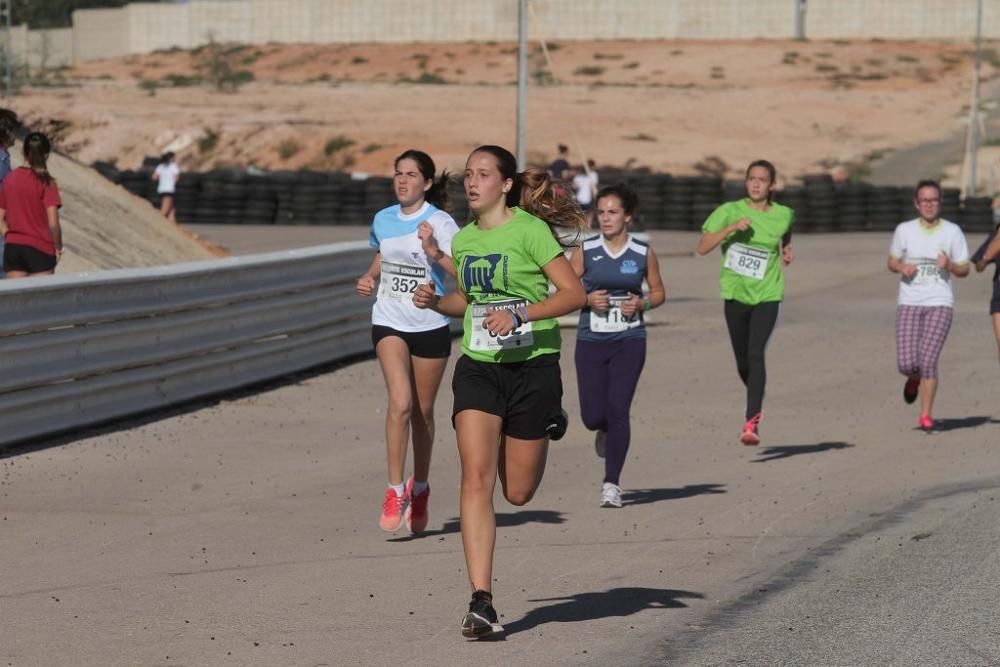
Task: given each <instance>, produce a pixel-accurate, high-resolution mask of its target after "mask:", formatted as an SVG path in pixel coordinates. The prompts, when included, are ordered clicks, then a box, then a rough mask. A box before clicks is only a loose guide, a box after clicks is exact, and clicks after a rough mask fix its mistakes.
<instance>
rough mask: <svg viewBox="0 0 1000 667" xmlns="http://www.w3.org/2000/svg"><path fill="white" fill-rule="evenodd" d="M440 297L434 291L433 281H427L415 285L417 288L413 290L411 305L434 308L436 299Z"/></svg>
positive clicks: (438, 299)
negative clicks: (424, 283)
mask: <svg viewBox="0 0 1000 667" xmlns="http://www.w3.org/2000/svg"><path fill="white" fill-rule="evenodd" d="M440 300H441V297H439V296H438V295H437V292H436V291H434V281H433V280H429V281H427V284H426V285H417V289H416V290H414V292H413V305H414V306H416V307H417V308H432V309H433V308H434V307H436V306H437V304H438V301H440Z"/></svg>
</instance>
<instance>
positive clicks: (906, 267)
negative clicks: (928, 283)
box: [899, 262, 917, 278]
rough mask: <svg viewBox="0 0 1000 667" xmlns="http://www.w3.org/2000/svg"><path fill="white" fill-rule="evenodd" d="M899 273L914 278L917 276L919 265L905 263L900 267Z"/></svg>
mask: <svg viewBox="0 0 1000 667" xmlns="http://www.w3.org/2000/svg"><path fill="white" fill-rule="evenodd" d="M899 272H900V273H902V274H903V275H904V276H905V277H907V278H912V277H913V276H915V275H917V265H916V264H907V263H905V262H904V263H903V264H900V265H899Z"/></svg>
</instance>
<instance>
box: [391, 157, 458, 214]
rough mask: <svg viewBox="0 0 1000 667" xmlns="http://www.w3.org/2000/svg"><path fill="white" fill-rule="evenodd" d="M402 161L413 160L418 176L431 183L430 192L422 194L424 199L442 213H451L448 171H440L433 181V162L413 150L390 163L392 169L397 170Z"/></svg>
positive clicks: (435, 169)
mask: <svg viewBox="0 0 1000 667" xmlns="http://www.w3.org/2000/svg"><path fill="white" fill-rule="evenodd" d="M403 160H413V161H414V162H416V163H417V169H419V170H420V175H421V176H423V177H424V181H425V182H426V181H431V182H432V184H431V188H430V190H428V191H427V192H425V193H424V199H426V200H427V201H429V202H430V203H431V204H432V205H434V206H436V207H438V208H439V209H441V210H442V211H447V212H448V213H451V202H450V201H449V200H448V170H445V171H442V172H441V176H439V177H438V178H437V179H436V180H435V178H434V174H435V172H436V171H437V168H436V167H435V166H434V160H432V159H431V156H430V155H428V154H427V153H425V152H423V151H418V150H417V149H415V148H411V149H409V150H406V151H403V152H402V153H401V154H400V155H399V157H397V158H396V160H395V161H394V162H393V163H392V166H393V168H398V167H399V163H400V162H401V161H403Z"/></svg>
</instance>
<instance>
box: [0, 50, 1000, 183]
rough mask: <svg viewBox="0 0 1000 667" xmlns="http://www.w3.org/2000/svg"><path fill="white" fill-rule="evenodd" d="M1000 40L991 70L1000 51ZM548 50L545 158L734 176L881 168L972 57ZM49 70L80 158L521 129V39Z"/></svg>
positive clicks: (51, 94)
mask: <svg viewBox="0 0 1000 667" xmlns="http://www.w3.org/2000/svg"><path fill="white" fill-rule="evenodd" d="M988 46H989V48H988V49H987V58H986V59H985V60H986V64H985V65H984V67H983V73H984V75H985V77H986V78H990V77H992V76H994V75H995V73H996V72H997V71H998V67H1000V58H998V56H997V52H998V50H1000V49H998V48H997V46H996V45H988ZM549 48H550V55H551V59H552V66H551V67H549V66H548V64H547V63H546V60H545V57H544V54H543V53H542V51H541V50H540V49H539V48H538V47H537V46H536V47H535V48H534V51H533V53H532V56H531V60H530V65H529V76H530V77H531V83H532V86H531V88H530V89H529V101H528V114H529V120H528V128H527V135H528V146H529V159H530V160H531V161H533V162H536V163H546V162H548V161H549V160H550V159H551V158H552V157H553V155H552V154H553V152H554V149H555V144H556V143H558V142H564V143H568V144H570V145H571V147H572V149H573V156H572V157H573V159H574V161H580V160H582V159H583V158H584V157H592V158H594V159H595V160H596V161H597V162H598V164H600V165H611V166H629V167H648V168H650V169H653V170H663V171H671V172H674V173H679V174H683V173H694V172H696V171H698V170H699V169H700V168H703V167H706V166H708V167H712V166H713V165H714V166H715V167H719V164H720V163H721V167H719V168H720V169H721V170H722V171H723V173H722V175H723V176H727V177H733V176H736V175H738V174H739V173H740V171H741V169H742V168H743V166H744V165H745V164H746V163H747V162H748V161H749V160H752V159H755V158H758V157H768V158H770V159H772V160H773V161H775V162H776V163H777V164H778V166H779V169H780V170H781V171H782V172H783V173H784V174H786V175H787V176H788V177H790V178H794V177H795V176H797V175H799V174H802V173H808V172H816V171H819V170H826V169H833V168H836V167H838V166H839V167H843V168H845V169H847V170H848V171H850V172H851V173H853V174H855V175H858V176H864V174H865V171H866V170H867V169H868V168H869V167H870V165H871V164H872V163H873V162H874V161H876V160H878V159H879V157H881V156H882V155H885V154H886V153H887V152H889V151H892V150H894V149H898V148H901V147H906V146H913V145H917V144H921V143H923V142H926V141H929V140H933V139H935V138H940V137H946V136H952V135H954V134H955V132H956V131H959V130H960V129H961V127H962V121H963V118H964V116H963V113H964V112H965V110H966V109H967V104H968V100H969V86H970V80H971V72H972V64H971V62H972V60H971V54H970V46H969V45H965V44H954V43H943V42H935V43H917V42H881V41H864V42H860V41H859V42H851V41H831V42H781V41H752V42H676V41H674V42H586V43H585V42H565V43H560V44H552V45H549ZM49 79H50V81H51V82H53V83H55V84H56V85H55V87H50V88H34V89H28V90H26V91H25V92H24V94H23V95H21V96H20V97H19V98H18V99H17V103H16V107H17V108H18V110H19V111H20V112H21V113H23V114H24V115H26V116H28V117H29V118H31V119H33V120H34V121H35V122H37V123H39V124H41V125H44V126H48V127H50V128H52V129H53V130H55V131H56V133H57V134H58V135H59V139H60V142H61V145H62V146H63V148H64V150H66V151H68V152H69V153H70V154H72V155H74V156H75V157H77V158H78V159H80V160H81V161H83V162H87V163H89V162H92V161H94V160H109V161H114V162H116V163H117V164H118V166H119V167H121V168H134V167H136V166H137V165H138V164H139V163H140V162H141V160H142V157H143V156H145V155H150V154H156V153H158V152H160V151H163V150H166V149H172V150H176V151H178V152H179V154H180V159H181V163H182V165H183V166H185V167H186V168H193V169H207V168H211V167H216V166H227V165H240V166H245V165H249V164H252V165H256V166H259V167H263V168H269V169H297V168H304V167H308V168H315V169H351V170H356V171H363V172H369V173H378V174H384V173H386V172H387V171H388V170H389V169H391V163H392V159H393V157H394V156H395V155H397V154H398V153H399V152H400V151H402V150H403V149H405V148H408V147H411V146H417V147H421V148H423V149H425V150H428V151H429V152H430V153H431V154H432V155H433V156H434V157H435V158H436V159H437V161H438V163H439V165H440V166H442V167H444V166H447V167H450V168H452V169H456V168H461V166H462V163H463V161H464V158H465V156H466V155H467V153H468V151H469V149H470V148H471V147H474V146H475V145H477V144H479V143H485V142H492V143H500V144H503V145H508V146H510V145H513V143H514V134H515V86H514V82H515V79H516V48H515V45H513V44H509V43H506V44H505V43H483V44H472V43H461V44H403V45H350V46H348V45H274V44H268V45H261V46H253V45H238V44H237V45H232V44H230V45H217V46H215V47H204V48H202V49H199V50H196V51H190V52H187V51H170V52H160V53H154V54H150V55H146V56H131V57H127V58H120V59H116V60H111V61H105V62H97V63H88V64H86V65H83V66H80V67H77V68H75V69H72V70H67V71H63V72H59V73H57V74H54V75H52V76H50V77H49ZM213 82H216V83H220V84H222V85H223V86H227V85H228V86H229V87H230V88H231V89H232V90H235V92H220V91H219V90H217V89H216V88H215V87H214V86H213ZM53 119H56V120H57V121H58V122H53ZM711 157H715V158H717V160H712V161H709V162H708V163H706V160H707V159H708V158H711ZM945 168H946V165H941V170H940V171H941V173H944V171H945ZM929 175H931V176H933V175H938V174H929Z"/></svg>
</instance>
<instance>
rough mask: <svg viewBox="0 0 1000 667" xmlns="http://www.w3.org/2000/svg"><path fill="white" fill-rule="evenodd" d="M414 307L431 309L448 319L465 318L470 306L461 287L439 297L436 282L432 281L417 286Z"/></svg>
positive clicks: (414, 294)
mask: <svg viewBox="0 0 1000 667" xmlns="http://www.w3.org/2000/svg"><path fill="white" fill-rule="evenodd" d="M413 305H414V306H416V307H417V308H430V309H431V310H433V311H434V312H436V313H441V314H442V315H445V316H447V317H463V316H464V315H465V309H466V307H467V306H468V305H469V297H468V296H466V294H465V292H463V291H462V288H461V287H459V288H456V289H455V291H454V292H449V293H448V294H445V295H444V296H438V295H437V294H436V293H435V292H434V281H433V280H431V281H429V282H427V283H424V284H421V285H418V286H417V290H416V291H415V292H414V293H413Z"/></svg>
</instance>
